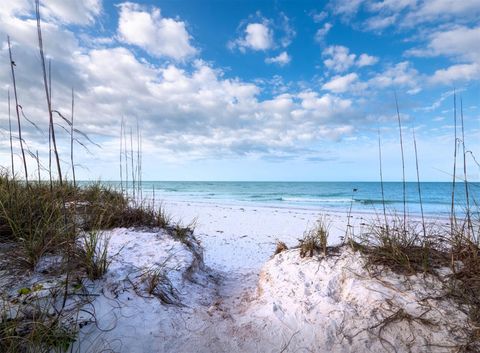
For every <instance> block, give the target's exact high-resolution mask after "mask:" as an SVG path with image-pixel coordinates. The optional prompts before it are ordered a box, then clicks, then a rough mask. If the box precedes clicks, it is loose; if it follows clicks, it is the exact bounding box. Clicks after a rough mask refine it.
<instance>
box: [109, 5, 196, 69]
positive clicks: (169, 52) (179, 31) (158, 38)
mask: <svg viewBox="0 0 480 353" xmlns="http://www.w3.org/2000/svg"><path fill="white" fill-rule="evenodd" d="M119 8H120V18H119V21H118V36H119V38H120V40H121V41H123V42H125V43H127V44H132V45H136V46H138V47H140V48H142V49H144V50H145V51H147V52H148V53H149V54H150V55H153V56H156V57H167V58H172V59H174V60H184V59H186V58H188V57H191V56H193V55H195V54H196V53H197V50H196V49H195V48H194V47H193V46H192V44H191V43H190V42H191V36H190V34H189V33H188V31H187V28H186V24H185V22H183V21H180V20H175V19H173V18H166V17H162V16H161V12H160V9H158V8H152V9H151V10H150V11H147V10H146V9H145V8H143V7H142V6H140V5H138V4H134V3H131V2H125V3H122V4H120V5H119Z"/></svg>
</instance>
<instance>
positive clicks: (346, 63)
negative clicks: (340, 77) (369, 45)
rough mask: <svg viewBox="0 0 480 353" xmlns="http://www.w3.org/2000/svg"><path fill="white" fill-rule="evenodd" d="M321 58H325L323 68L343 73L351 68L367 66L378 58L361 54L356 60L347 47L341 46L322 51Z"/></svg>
mask: <svg viewBox="0 0 480 353" xmlns="http://www.w3.org/2000/svg"><path fill="white" fill-rule="evenodd" d="M322 56H324V57H327V59H325V60H324V61H323V63H324V64H325V66H326V67H327V68H329V69H330V70H332V71H335V72H345V71H347V70H348V69H350V68H351V67H352V66H354V65H355V66H358V67H363V66H368V65H374V64H376V63H377V62H378V58H376V57H374V56H370V55H368V54H365V53H364V54H361V55H360V57H359V58H358V59H357V55H356V54H353V53H350V50H349V49H348V48H347V47H344V46H341V45H333V46H330V47H327V48H326V49H324V50H323V52H322Z"/></svg>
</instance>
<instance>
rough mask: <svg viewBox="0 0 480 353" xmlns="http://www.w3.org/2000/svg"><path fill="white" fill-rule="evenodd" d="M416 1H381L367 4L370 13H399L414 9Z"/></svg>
mask: <svg viewBox="0 0 480 353" xmlns="http://www.w3.org/2000/svg"><path fill="white" fill-rule="evenodd" d="M417 2H418V1H417V0H383V1H375V2H370V3H368V9H369V10H370V11H372V12H373V11H385V12H399V11H402V10H403V9H405V8H409V7H411V8H414V7H415V6H416V5H417Z"/></svg>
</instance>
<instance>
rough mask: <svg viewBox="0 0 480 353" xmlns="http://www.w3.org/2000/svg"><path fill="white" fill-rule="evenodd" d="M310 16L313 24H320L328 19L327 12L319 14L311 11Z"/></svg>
mask: <svg viewBox="0 0 480 353" xmlns="http://www.w3.org/2000/svg"><path fill="white" fill-rule="evenodd" d="M310 15H311V16H312V18H313V22H315V23H320V22H322V21H323V20H324V19H326V18H327V17H328V12H326V11H320V12H317V11H312V12H311V13H310Z"/></svg>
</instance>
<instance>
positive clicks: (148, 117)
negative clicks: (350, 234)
mask: <svg viewBox="0 0 480 353" xmlns="http://www.w3.org/2000/svg"><path fill="white" fill-rule="evenodd" d="M33 9H34V7H33V2H32V1H30V0H18V1H15V2H11V1H0V38H1V40H2V47H1V51H0V62H1V63H3V64H1V65H0V80H1V81H0V94H1V95H2V96H3V97H5V98H4V99H3V100H2V101H1V102H0V129H1V130H0V133H1V134H2V137H3V138H2V141H1V143H0V161H1V163H2V165H3V166H9V154H8V152H9V142H8V138H7V137H8V109H7V100H6V97H7V91H8V90H11V77H10V67H9V65H8V64H9V62H8V47H7V45H6V40H5V38H6V36H7V35H10V36H11V39H12V49H13V52H14V56H15V61H16V63H17V66H16V70H17V76H18V80H17V81H18V82H17V83H18V89H19V100H20V101H19V103H20V104H21V105H22V107H24V111H25V113H26V115H27V116H28V117H29V118H30V119H31V120H32V121H34V122H36V123H37V124H38V125H39V126H41V127H42V128H43V129H44V130H45V132H43V133H40V132H38V131H36V130H35V129H34V128H33V127H32V126H30V125H29V124H28V123H27V122H24V129H25V130H26V132H25V135H26V136H25V140H26V142H27V145H28V147H29V148H30V150H32V151H36V150H38V151H39V154H40V156H41V160H42V163H43V164H44V165H46V160H47V159H48V157H47V156H48V144H47V142H46V141H47V137H48V135H47V133H46V131H47V113H46V104H45V98H44V97H43V96H42V94H44V91H42V76H41V74H40V61H39V56H38V49H37V47H36V45H37V42H36V37H35V34H36V32H35V23H34V17H33V16H34V13H33ZM41 14H42V17H43V28H42V29H43V32H44V40H45V50H46V53H47V57H48V58H49V59H51V61H52V67H53V69H52V82H53V83H52V86H53V88H52V90H53V106H54V109H57V110H59V111H61V112H63V113H64V114H66V115H68V114H70V89H71V88H72V87H73V88H74V89H75V92H76V93H75V96H76V111H75V116H76V118H75V121H76V122H77V123H78V125H77V126H78V128H79V129H80V130H82V131H83V132H85V133H87V134H88V135H89V136H90V137H91V138H92V139H94V140H95V141H96V142H98V143H99V144H100V146H101V148H98V147H96V146H93V145H88V143H87V146H88V149H89V151H90V152H87V151H86V150H85V149H84V148H83V147H82V146H80V145H77V146H76V151H77V153H76V155H77V158H76V160H77V163H78V168H77V170H78V171H77V174H79V177H80V178H83V179H87V178H88V179H97V178H102V179H106V180H111V179H118V176H119V167H118V157H119V155H118V154H119V144H120V141H119V135H120V121H121V119H122V118H123V119H124V121H125V122H126V125H127V126H128V127H127V130H128V131H129V129H130V128H132V129H133V130H134V129H136V126H137V121H138V124H139V126H140V127H141V131H142V137H143V139H142V140H143V171H144V179H149V180H378V178H379V172H378V131H380V137H381V140H382V154H383V156H382V157H383V158H382V162H383V166H384V171H383V172H384V176H385V178H386V179H387V180H400V179H401V175H402V174H401V159H400V147H399V141H398V134H399V131H398V122H397V120H396V111H395V98H394V95H395V92H396V94H397V96H398V103H399V108H400V112H401V119H402V124H403V135H404V139H405V155H406V165H407V177H408V178H409V179H410V180H414V179H415V168H414V165H415V158H414V150H413V142H412V134H413V128H415V133H416V137H417V144H418V154H419V161H420V174H421V177H422V179H423V180H433V181H435V180H449V179H450V174H451V173H452V156H453V146H454V129H453V90H454V89H455V90H456V92H457V98H458V99H457V105H458V107H459V106H460V98H461V99H462V104H463V113H464V121H465V135H466V136H465V142H466V147H467V150H469V151H472V154H473V155H474V156H476V157H477V159H478V160H480V158H479V157H478V156H479V154H480V142H479V141H480V138H479V137H480V108H479V103H480V86H479V78H480V44H479V39H478V38H480V20H479V18H480V2H479V1H478V0H463V1H455V0H429V1H420V0H395V1H393V0H383V1H374V0H351V1H344V0H341V1H323V2H322V1H306V0H305V1H293V0H288V1H250V0H237V1H220V0H215V1H208V0H205V1H187V0H177V1H136V2H118V1H101V0H84V1H73V0H69V1H65V0H50V1H41ZM458 113H459V112H458ZM458 118H459V119H460V114H458ZM58 123H59V124H61V122H60V121H58ZM58 135H59V144H60V154H61V157H62V161H63V162H62V165H63V168H64V170H65V171H66V172H67V174H68V173H70V171H69V168H70V167H69V164H68V160H69V150H68V148H69V145H68V135H66V134H65V133H64V132H63V131H62V130H61V129H60V130H59V133H58ZM78 138H79V140H81V141H83V142H84V143H86V142H87V141H85V140H82V138H83V137H82V136H80V135H79V136H78ZM15 142H16V143H15V149H16V151H17V152H18V146H17V145H18V141H15ZM19 162H20V161H19V160H18V157H17V163H19ZM467 163H468V166H469V178H470V179H472V180H479V179H480V168H479V166H478V164H476V162H475V161H474V160H473V158H472V157H471V154H470V153H468V154H467ZM29 164H30V166H31V168H30V170H34V165H35V161H34V160H29ZM459 166H460V168H462V165H461V163H460V164H459ZM42 173H43V177H46V173H45V172H44V171H43V172H42ZM32 174H34V173H33V172H32Z"/></svg>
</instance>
